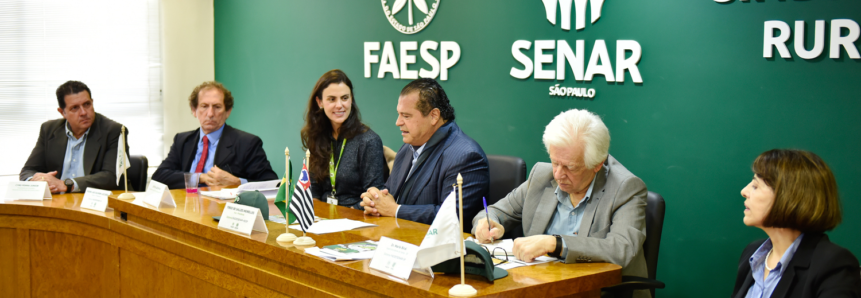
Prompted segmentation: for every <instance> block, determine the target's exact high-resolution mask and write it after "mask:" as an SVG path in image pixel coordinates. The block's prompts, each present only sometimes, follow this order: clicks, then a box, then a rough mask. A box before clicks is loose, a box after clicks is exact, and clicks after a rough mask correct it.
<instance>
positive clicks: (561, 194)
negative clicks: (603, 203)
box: [554, 175, 598, 209]
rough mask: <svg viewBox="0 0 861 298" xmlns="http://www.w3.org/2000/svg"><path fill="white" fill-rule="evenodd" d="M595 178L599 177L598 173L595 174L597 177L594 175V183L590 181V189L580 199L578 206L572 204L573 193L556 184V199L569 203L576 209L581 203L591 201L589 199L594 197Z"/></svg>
mask: <svg viewBox="0 0 861 298" xmlns="http://www.w3.org/2000/svg"><path fill="white" fill-rule="evenodd" d="M595 178H598V175H595V177H592V183H589V189H588V190H586V195H585V196H583V199H582V200H580V202H579V203H577V206H574V204H571V195H570V194H568V193H567V192H564V191H561V190H562V189H561V188H559V186H558V185H557V186H556V190H555V191H554V193H555V194H556V200H558V201H559V203H560V204H569V205H571V206H572V207H573V208H575V209H576V208H577V207H580V205H583V204H584V203H586V202H587V201H589V199H591V198H592V189H593V188H595V180H597V179H595Z"/></svg>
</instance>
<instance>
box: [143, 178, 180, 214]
mask: <svg viewBox="0 0 861 298" xmlns="http://www.w3.org/2000/svg"><path fill="white" fill-rule="evenodd" d="M144 203H147V204H149V205H152V206H156V207H159V208H160V207H174V208H176V202H174V201H173V196H171V195H170V191H168V189H167V185H164V183H161V182H158V181H155V180H151V181H150V182H149V186H148V187H147V188H146V194H144Z"/></svg>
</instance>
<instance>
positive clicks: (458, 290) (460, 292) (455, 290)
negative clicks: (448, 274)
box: [448, 173, 478, 297]
mask: <svg viewBox="0 0 861 298" xmlns="http://www.w3.org/2000/svg"><path fill="white" fill-rule="evenodd" d="M457 193H458V200H457V202H458V209H460V212H459V213H460V232H458V233H462V231H463V176H461V175H460V173H457ZM458 238H459V239H460V240H459V241H460V284H459V285H455V286H453V287H451V289H449V290H448V294H449V295H452V296H461V297H463V296H473V295H475V294H478V291H476V290H475V288H473V287H472V286H470V285H468V284H466V277H465V275H466V274H465V272H464V267H463V253H464V251H463V250H464V246H465V245H464V243H463V236H462V234H461V236H460V237H458Z"/></svg>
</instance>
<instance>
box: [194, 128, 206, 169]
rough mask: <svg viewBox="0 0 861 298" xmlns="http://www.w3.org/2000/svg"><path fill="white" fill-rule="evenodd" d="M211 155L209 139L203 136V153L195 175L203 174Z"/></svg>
mask: <svg viewBox="0 0 861 298" xmlns="http://www.w3.org/2000/svg"><path fill="white" fill-rule="evenodd" d="M208 153H209V138H207V137H206V136H203V153H201V154H200V160H198V161H197V169H195V170H194V172H195V173H203V165H205V164H206V157H207V155H208Z"/></svg>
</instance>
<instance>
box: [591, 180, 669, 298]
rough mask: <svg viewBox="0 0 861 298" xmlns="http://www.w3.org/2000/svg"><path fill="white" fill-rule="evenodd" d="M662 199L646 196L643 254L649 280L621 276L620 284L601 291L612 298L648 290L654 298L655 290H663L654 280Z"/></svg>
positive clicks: (625, 297) (662, 205)
mask: <svg viewBox="0 0 861 298" xmlns="http://www.w3.org/2000/svg"><path fill="white" fill-rule="evenodd" d="M665 209H666V204H665V203H664V198H663V197H662V196H661V195H659V194H657V193H654V192H651V191H650V192H649V193H648V195H646V241H644V242H643V254H644V255H645V257H646V267H648V268H647V269H648V273H649V278H642V277H638V276H622V283H620V284H617V285H614V286H610V287H606V288H603V289H601V290H602V291H603V292H604V293H605V294H609V295H610V296H612V297H617V298H623V297H624V298H627V297H631V296H632V295H633V293H634V291H635V290H646V289H648V290H650V291H651V292H652V297H653V298H654V297H655V289H663V288H664V286H665V285H664V283H663V282H661V281H659V280H657V279H655V275H656V273H657V272H658V251H659V250H660V248H661V232H662V230H663V229H664V211H665ZM602 296H604V295H602Z"/></svg>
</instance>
